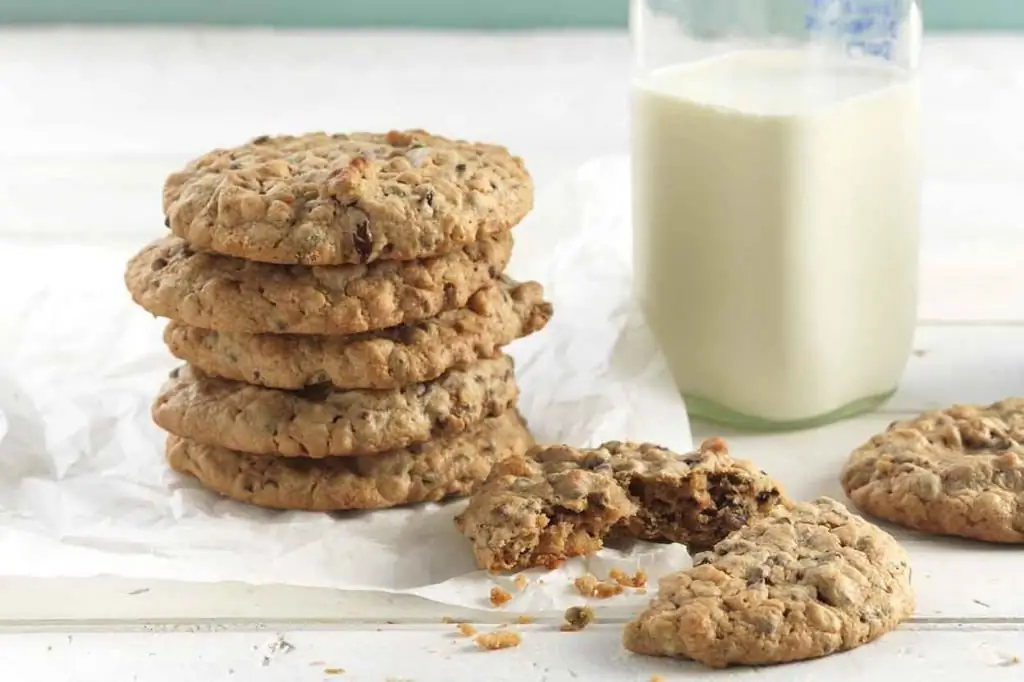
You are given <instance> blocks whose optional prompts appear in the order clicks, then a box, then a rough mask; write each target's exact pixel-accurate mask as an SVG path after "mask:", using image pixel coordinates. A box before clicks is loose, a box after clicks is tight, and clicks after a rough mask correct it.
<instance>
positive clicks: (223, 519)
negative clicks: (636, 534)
mask: <svg viewBox="0 0 1024 682" xmlns="http://www.w3.org/2000/svg"><path fill="white" fill-rule="evenodd" d="M609 163H611V164H612V166H614V167H615V168H616V169H617V170H619V171H621V161H618V162H596V163H593V164H590V165H589V166H586V167H584V168H583V169H581V170H580V171H579V172H578V173H577V174H576V175H575V176H574V177H572V178H569V179H568V180H567V181H566V182H565V184H564V185H563V186H554V187H551V188H550V189H549V190H548V191H547V194H546V195H544V194H541V195H539V196H538V206H539V207H543V208H539V209H538V211H537V212H536V214H535V215H534V216H531V217H530V218H529V219H528V221H527V222H525V223H524V224H523V225H522V226H520V227H519V228H517V231H516V252H515V256H514V258H513V263H512V265H511V267H510V274H512V275H513V276H514V277H516V278H518V279H521V280H525V279H537V280H539V281H541V282H542V283H543V284H544V285H545V290H546V294H547V297H548V298H549V300H551V301H552V302H553V303H554V305H555V316H554V318H553V320H552V322H551V323H550V325H549V326H548V328H547V329H545V330H544V331H543V332H541V333H539V334H536V335H534V336H532V337H530V338H528V339H524V340H521V341H519V342H517V343H515V344H513V345H512V346H510V347H509V349H508V350H509V352H510V353H511V354H512V355H513V356H514V357H515V359H516V366H517V375H518V379H519V382H520V385H521V391H522V398H521V403H520V408H521V410H522V411H523V413H524V414H525V415H526V417H527V419H528V421H529V423H530V426H531V428H532V430H533V431H534V433H535V435H536V436H537V438H538V440H540V441H542V442H564V443H569V444H574V445H593V444H597V443H600V442H602V441H604V440H612V439H634V440H646V441H654V442H658V443H661V444H663V445H665V446H668V447H671V448H675V449H678V450H686V449H689V448H690V447H691V446H692V442H691V435H690V430H689V425H688V420H687V415H686V411H685V408H684V405H683V402H682V400H681V398H680V397H679V395H678V393H677V392H676V390H675V388H674V386H673V384H672V381H671V379H670V377H669V375H668V372H667V371H666V367H665V364H664V359H663V358H662V356H661V354H660V353H659V351H658V349H657V347H656V344H655V342H654V341H653V339H652V337H651V335H650V333H649V331H648V329H647V327H646V326H645V325H644V323H643V321H642V319H641V317H640V315H639V313H638V311H637V309H636V307H635V306H634V305H633V303H632V300H631V295H630V255H629V254H630V242H629V239H630V235H629V219H628V215H627V208H628V202H625V201H623V195H622V194H621V192H623V191H627V190H626V188H624V187H622V184H621V183H617V184H615V185H614V186H613V187H612V188H611V189H613V190H618V192H615V191H612V192H609V180H608V174H607V169H608V167H609ZM616 177H617V178H621V174H616ZM625 196H628V194H627V195H625ZM545 199H546V200H545ZM156 234H157V231H154V236H155V235H156ZM141 245H142V244H141V242H140V243H139V244H135V245H133V246H132V248H124V247H121V248H114V247H102V246H82V245H69V244H60V245H58V244H52V243H51V244H46V245H44V244H36V243H32V242H25V241H20V242H19V241H8V242H0V291H3V292H4V294H3V296H2V297H0V320H2V322H0V518H2V521H0V575H7V576H35V577H88V576H95V575H114V576H121V577H125V578H135V579H173V580H183V581H201V582H219V581H240V582H246V583H252V584H268V583H279V584H291V585H303V586H316V587H326V588H335V589H343V590H364V591H365V590H370V591H383V592H395V593H398V592H402V593H410V594H416V595H420V596H422V597H426V598H429V599H432V600H435V601H437V602H441V603H446V604H452V605H459V606H465V607H471V608H486V607H488V606H489V604H488V601H487V596H488V593H489V590H490V588H491V587H492V586H493V585H495V584H496V583H497V584H504V585H505V586H506V587H508V588H509V590H510V592H512V593H513V594H514V595H515V598H514V599H513V601H512V602H511V603H510V604H508V605H507V606H505V607H504V610H506V611H514V612H526V611H529V612H531V613H538V612H546V611H557V610H562V609H564V608H566V607H567V606H569V605H572V604H578V603H579V602H580V597H579V595H578V594H576V593H575V592H574V591H573V589H572V586H571V580H572V578H573V577H574V576H578V575H582V574H583V573H587V572H591V573H593V574H595V575H598V576H604V575H607V572H608V570H609V569H611V568H620V569H622V570H624V571H627V572H633V571H635V570H637V569H638V568H643V569H644V570H645V571H646V572H647V573H648V574H649V575H650V576H651V578H652V580H653V579H654V578H656V576H657V575H659V574H661V573H664V572H665V571H668V570H675V569H678V568H681V567H685V566H686V565H688V564H689V558H688V555H687V554H686V552H685V550H684V549H683V548H681V547H679V546H659V545H651V544H647V543H637V544H635V545H634V546H632V547H627V548H617V549H605V550H603V551H602V552H600V553H599V554H598V555H596V556H594V557H590V558H588V559H576V560H573V561H570V562H568V564H566V566H564V567H562V568H560V569H558V570H556V571H551V572H538V571H530V572H528V573H527V578H528V580H529V581H530V587H529V588H528V589H526V590H522V591H519V590H518V589H516V587H515V586H514V584H513V583H512V579H511V577H495V576H490V575H488V574H485V573H483V572H480V571H477V570H475V566H474V564H473V561H472V556H471V554H470V551H469V546H468V543H467V542H466V541H465V539H464V538H463V537H461V536H460V535H459V534H458V533H457V532H456V530H455V528H454V526H453V524H452V518H453V516H454V515H455V514H456V513H457V512H458V511H459V510H461V509H462V507H463V504H464V503H463V502H454V503H450V504H444V505H423V506H418V507H415V508H409V509H395V510H388V511H380V512H373V513H348V514H333V515H329V514H316V513H304V512H275V511H269V510H263V509H258V508H255V507H250V506H246V505H243V504H239V503H236V502H232V501H230V500H227V499H224V498H221V497H218V496H217V495H214V494H211V493H208V492H206V491H204V490H203V489H201V488H200V487H199V485H198V484H197V483H196V482H195V481H193V480H192V479H190V478H187V477H183V476H179V475H177V474H175V473H173V472H171V471H170V470H169V469H168V468H167V466H166V465H165V463H164V461H163V443H164V435H163V433H162V432H161V431H159V430H158V429H157V428H156V427H155V426H154V425H153V423H152V422H151V419H150V415H149V408H150V403H151V402H152V400H153V397H154V395H155V392H156V391H157V389H158V387H159V386H160V385H161V383H162V382H163V381H164V379H165V377H166V375H167V372H168V371H169V370H170V369H172V368H173V367H174V366H175V365H177V364H178V363H177V361H176V360H174V359H173V358H172V357H171V356H170V354H169V353H168V351H167V350H166V349H165V348H164V346H163V344H162V342H161V338H160V337H161V331H162V328H163V325H164V324H165V321H164V320H155V319H153V318H152V317H150V316H149V315H147V314H146V313H145V312H144V311H142V310H141V309H140V308H138V307H136V306H135V305H134V304H133V303H132V302H131V300H130V297H129V296H128V294H127V292H126V290H125V289H124V285H123V281H122V274H123V270H124V264H125V261H126V260H127V258H128V257H129V256H130V255H131V253H132V252H133V250H134V249H137V248H139V247H141ZM652 587H653V585H652ZM627 592H628V593H629V594H627V595H623V596H621V597H617V598H616V599H615V600H611V601H613V602H614V606H615V607H616V608H624V609H629V608H633V609H635V608H636V607H637V606H638V605H640V604H642V603H645V602H646V600H647V599H648V598H649V597H646V596H643V595H642V594H640V593H638V592H636V591H634V590H627Z"/></svg>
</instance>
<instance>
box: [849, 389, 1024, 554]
mask: <svg viewBox="0 0 1024 682" xmlns="http://www.w3.org/2000/svg"><path fill="white" fill-rule="evenodd" d="M841 480H842V484H843V489H844V490H845V491H846V494H847V495H848V496H849V498H850V499H851V500H852V501H853V503H854V504H855V505H857V507H859V508H860V509H862V510H863V511H865V512H866V513H868V514H871V515H873V516H876V517H878V518H882V519H886V520H888V521H892V522H893V523H897V524H900V525H902V526H906V527H908V528H913V529H916V530H921V531H926V532H930V533H941V534H944V535H958V536H962V537H967V538H974V539H977V540H986V541H988V542H1004V543H1024V399H1019V398H1014V399H1009V400H1003V401H1001V402H998V403H995V404H993V405H988V406H967V405H960V406H956V407H952V408H950V409H948V410H942V411H936V412H928V413H925V414H922V415H921V416H919V417H917V418H915V419H911V420H909V421H902V422H895V423H893V424H892V425H891V426H890V427H889V428H888V429H887V430H886V431H885V432H884V433H881V434H879V435H877V436H875V437H874V438H872V439H871V440H870V441H868V442H867V443H866V444H864V445H863V446H861V447H860V448H858V449H857V450H856V451H854V452H853V454H852V455H850V459H849V461H848V462H847V463H846V466H845V467H844V469H843V472H842V476H841Z"/></svg>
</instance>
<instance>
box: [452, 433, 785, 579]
mask: <svg viewBox="0 0 1024 682" xmlns="http://www.w3.org/2000/svg"><path fill="white" fill-rule="evenodd" d="M781 499H783V495H782V492H781V490H780V488H779V486H778V484H777V483H775V481H773V480H772V479H771V478H769V477H768V476H767V475H766V474H764V473H763V472H761V471H758V470H757V469H756V468H755V467H754V466H753V465H751V464H750V463H749V462H745V461H737V460H734V459H732V458H731V457H730V456H729V453H728V451H727V449H726V446H725V443H724V441H722V440H721V439H719V438H715V439H710V440H707V441H705V442H704V443H703V444H701V446H700V448H698V449H697V450H696V451H694V452H692V453H689V454H685V455H680V454H676V453H674V452H671V451H669V450H666V449H664V448H661V447H658V446H656V445H651V444H649V443H643V444H639V443H623V442H609V443H605V444H604V445H602V446H601V447H599V448H596V449H590V450H582V449H576V448H571V447H568V446H564V445H558V446H553V447H547V448H537V449H535V450H534V451H532V452H531V453H529V455H527V456H526V457H516V458H512V459H509V460H506V461H505V462H503V463H502V464H501V465H500V466H498V467H496V468H495V470H494V471H493V472H492V473H491V476H490V478H489V479H488V481H487V483H486V484H485V485H484V486H483V487H482V488H481V489H480V491H479V492H478V493H477V494H476V495H474V496H473V498H472V499H471V500H470V502H469V506H468V507H467V508H466V510H465V511H464V512H463V513H462V514H460V515H459V516H458V517H457V518H456V521H455V523H456V526H457V527H458V528H459V530H460V531H461V532H462V533H463V534H464V535H466V537H467V538H469V540H470V541H471V542H472V544H473V554H474V556H475V557H476V561H477V564H478V566H479V567H480V568H484V569H489V570H492V571H501V570H514V569H521V568H528V567H531V566H543V567H546V568H553V567H555V566H558V565H559V564H561V563H562V562H564V561H565V560H566V559H568V558H569V557H573V556H579V555H586V554H592V553H594V552H596V551H597V550H598V549H600V548H601V546H602V545H603V542H604V539H605V538H606V537H607V536H608V535H609V534H612V533H621V534H625V535H629V536H632V537H635V538H638V539H642V540H649V541H654V542H680V543H684V544H686V545H688V547H689V548H690V549H691V550H692V551H698V550H701V549H705V548H707V547H709V546H711V545H713V544H714V543H715V542H717V541H718V540H720V539H722V538H723V537H725V536H726V535H727V534H729V533H730V532H732V531H733V530H735V529H737V528H739V527H741V526H742V525H744V524H745V523H747V521H748V520H749V519H751V518H755V517H757V516H759V515H763V514H764V513H766V512H767V511H768V510H769V509H771V507H772V506H774V505H775V504H777V503H778V502H779V501H780V500H781Z"/></svg>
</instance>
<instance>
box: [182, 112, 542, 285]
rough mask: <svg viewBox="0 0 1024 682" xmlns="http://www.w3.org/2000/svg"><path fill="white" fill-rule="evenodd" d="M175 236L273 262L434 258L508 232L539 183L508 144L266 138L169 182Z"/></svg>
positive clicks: (419, 136)
mask: <svg viewBox="0 0 1024 682" xmlns="http://www.w3.org/2000/svg"><path fill="white" fill-rule="evenodd" d="M163 204H164V213H165V214H166V216H167V224H168V226H169V227H170V228H171V230H172V232H174V234H176V235H178V236H179V237H182V238H184V239H186V240H187V241H188V242H189V243H190V244H192V246H193V247H194V248H196V249H198V250H202V251H214V252H217V253H222V254H226V255H230V256H237V257H239V258H245V259H247V260H255V261H264V262H268V263H285V264H304V265H339V264H345V263H370V262H372V261H376V260H413V259H420V258H428V257H432V256H437V255H439V254H442V253H445V252H447V251H451V250H453V249H457V248H459V247H461V246H464V245H466V244H469V243H471V242H473V241H476V240H477V239H478V238H480V237H482V236H486V235H488V234H493V233H495V232H498V231H502V230H507V229H508V228H510V227H512V226H513V225H515V224H516V223H518V222H519V221H520V220H522V219H523V217H524V216H525V215H526V214H527V213H528V212H529V210H530V208H531V207H532V205H533V184H532V182H531V180H530V176H529V174H528V173H527V172H526V169H525V168H524V167H523V162H522V160H520V159H519V158H518V157H515V156H512V155H511V154H509V153H508V150H506V149H505V148H503V147H498V146H494V145H488V144H476V143H470V142H463V141H461V140H448V139H445V138H443V137H438V136H436V135H430V134H428V133H426V132H424V131H421V130H411V131H406V132H397V131H393V132H390V133H387V134H372V133H355V134H351V135H340V134H338V135H328V134H325V133H310V134H307V135H299V136H280V137H269V136H264V137H259V138H256V139H255V140H253V141H252V142H250V143H248V144H245V145H242V146H240V147H235V148H233V149H217V150H214V151H212V152H209V153H207V154H205V155H203V156H201V157H199V158H198V159H195V160H193V161H191V162H190V163H189V164H188V165H187V166H186V167H185V169H184V170H182V171H179V172H177V173H174V174H172V175H171V176H170V177H168V178H167V181H166V183H165V184H164V193H163Z"/></svg>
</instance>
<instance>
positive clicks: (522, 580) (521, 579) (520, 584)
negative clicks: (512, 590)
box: [513, 573, 529, 592]
mask: <svg viewBox="0 0 1024 682" xmlns="http://www.w3.org/2000/svg"><path fill="white" fill-rule="evenodd" d="M513 582H514V583H515V586H516V589H517V590H519V591H520V592H522V591H523V590H525V589H526V585H527V584H528V583H529V581H528V580H527V579H526V576H525V575H523V574H522V573H520V574H519V575H517V576H516V577H515V580H514V581H513Z"/></svg>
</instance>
